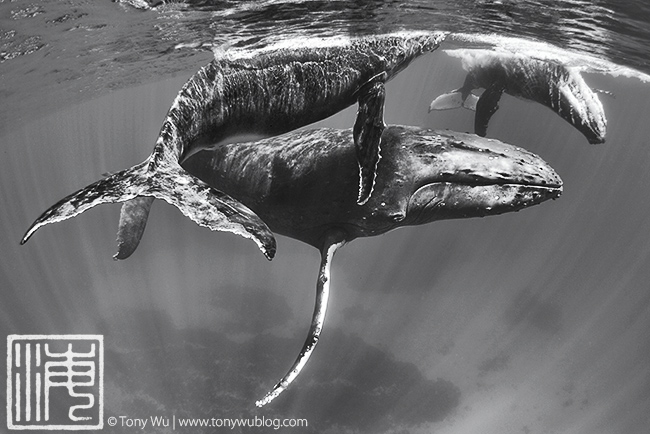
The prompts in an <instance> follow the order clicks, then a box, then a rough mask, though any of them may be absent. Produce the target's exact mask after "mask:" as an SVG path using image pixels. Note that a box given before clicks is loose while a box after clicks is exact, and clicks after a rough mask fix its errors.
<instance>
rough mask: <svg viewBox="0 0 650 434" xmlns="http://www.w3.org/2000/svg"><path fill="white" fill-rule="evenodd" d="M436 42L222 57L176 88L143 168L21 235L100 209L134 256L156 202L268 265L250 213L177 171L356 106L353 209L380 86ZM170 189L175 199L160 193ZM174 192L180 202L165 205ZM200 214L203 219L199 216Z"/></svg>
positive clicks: (267, 240)
mask: <svg viewBox="0 0 650 434" xmlns="http://www.w3.org/2000/svg"><path fill="white" fill-rule="evenodd" d="M445 36H446V35H445V33H443V32H402V33H394V34H387V35H378V36H365V37H356V38H347V37H332V38H316V39H309V38H302V39H295V40H290V41H285V43H284V44H283V45H279V46H271V47H267V48H265V49H260V50H257V51H255V52H250V51H249V52H247V51H244V52H236V50H235V51H233V52H226V53H225V55H223V56H221V57H215V59H213V61H211V62H210V63H209V64H208V65H206V66H204V67H203V68H201V69H200V70H199V71H198V72H197V73H196V74H194V75H193V76H192V77H191V78H190V79H189V80H188V81H187V83H185V85H184V86H183V87H182V89H181V90H180V92H179V93H178V95H177V96H176V99H175V100H174V102H173V104H172V106H171V108H170V109H169V111H168V113H167V116H166V118H165V120H164V122H163V125H162V128H161V130H160V134H159V137H158V140H157V142H156V144H155V147H154V150H153V153H152V154H151V155H150V156H149V157H148V158H147V159H146V160H145V161H144V162H143V163H140V164H138V165H136V166H134V167H132V168H130V169H128V170H125V171H121V172H118V173H116V174H114V175H112V176H109V177H107V178H106V179H104V180H101V181H99V182H97V183H96V184H94V185H95V187H94V188H95V189H96V190H97V194H95V195H86V196H84V197H77V198H76V200H77V202H76V203H74V204H73V205H74V206H69V205H70V204H68V206H63V204H62V203H60V204H57V205H61V206H57V205H55V206H54V207H52V208H50V209H49V210H48V211H46V212H45V213H44V214H43V215H41V216H40V217H39V218H38V219H37V220H36V221H35V222H34V223H33V225H32V226H31V227H30V228H29V229H28V231H27V233H26V234H25V236H24V238H23V240H22V243H25V242H26V241H27V240H28V239H29V237H30V236H31V235H32V234H33V233H34V232H35V231H36V230H37V229H38V228H40V227H41V226H43V225H45V224H48V223H52V222H56V221H60V220H63V219H66V218H69V217H72V216H74V215H76V214H78V213H79V212H82V211H84V210H86V209H88V208H90V207H93V206H95V205H98V204H100V203H107V202H127V203H126V204H125V205H124V206H123V207H122V212H121V217H120V225H119V230H118V246H119V247H118V253H117V254H116V255H115V258H116V259H124V258H126V257H128V256H129V255H130V254H131V253H132V252H133V251H134V250H135V248H136V247H137V245H138V243H139V240H140V237H141V236H142V233H143V231H144V227H145V225H146V220H147V216H148V213H149V209H150V206H151V203H152V201H153V200H154V198H156V199H162V200H165V201H166V202H168V203H170V204H172V205H174V206H176V207H177V208H178V209H179V210H180V211H181V212H182V213H183V214H185V215H186V216H188V217H190V218H192V219H193V220H194V221H195V222H196V223H198V224H199V225H201V226H205V227H208V228H210V229H212V230H223V231H230V232H233V233H236V234H239V235H241V236H244V237H246V238H251V239H252V240H253V241H255V242H256V243H257V245H258V247H259V248H260V249H261V250H262V252H263V253H264V254H265V255H266V257H267V258H268V259H271V258H272V257H273V255H274V254H275V249H276V243H275V238H274V237H273V234H272V233H271V231H270V230H269V228H268V227H267V226H266V224H265V223H264V222H263V221H262V220H260V219H259V218H258V217H257V216H256V215H255V214H254V213H253V212H251V210H250V209H248V208H247V207H246V206H245V205H243V204H242V203H240V202H239V201H237V200H234V199H233V198H232V197H230V196H228V195H227V194H225V193H223V192H221V191H218V190H216V189H214V188H212V187H210V186H208V185H207V184H205V183H204V182H202V181H200V180H199V179H197V178H196V177H194V176H193V175H191V174H189V173H188V172H186V171H185V170H184V169H183V168H182V167H181V165H180V163H181V162H182V161H183V160H184V159H186V158H188V157H189V156H191V155H192V154H194V153H196V152H197V151H199V150H201V149H205V148H209V147H211V146H213V145H215V144H218V143H219V142H220V141H222V140H224V139H227V138H231V137H234V136H237V135H241V134H258V135H261V136H274V135H278V134H282V133H285V132H289V131H292V130H294V129H296V128H299V127H302V126H305V125H308V124H310V123H313V122H316V121H319V120H321V119H324V118H326V117H328V116H331V115H333V114H335V113H337V112H339V111H341V110H343V109H345V108H346V107H349V106H351V105H353V104H355V103H358V104H359V109H358V113H357V118H356V121H355V123H354V128H353V136H354V143H355V144H356V152H355V155H354V156H353V158H354V161H358V171H359V177H358V179H359V183H358V188H357V191H358V194H357V202H358V203H360V204H363V203H364V202H365V201H367V200H368V198H369V197H370V194H371V192H372V188H373V185H374V178H375V172H376V167H377V163H378V161H379V158H380V154H379V151H380V149H379V145H380V137H381V134H382V131H383V129H384V126H385V125H384V120H383V107H384V98H385V90H384V83H385V82H386V81H387V80H389V79H391V78H392V77H394V76H395V75H396V74H397V73H398V72H400V71H401V70H403V69H404V68H406V66H407V65H408V64H409V63H410V62H411V61H412V60H413V59H415V58H416V57H418V56H420V55H422V54H424V53H427V52H430V51H434V50H435V49H437V48H438V46H439V45H440V43H441V42H442V41H443V40H444V38H445ZM172 182H173V183H176V184H177V185H178V186H179V188H178V189H177V190H169V189H164V188H161V185H163V184H164V185H166V184H169V183H172ZM171 191H174V192H179V193H180V192H181V191H182V194H176V195H174V196H170V195H169V193H170V192H171ZM197 209H201V210H202V212H201V213H197V212H196V210H197Z"/></svg>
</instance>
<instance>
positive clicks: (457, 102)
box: [429, 49, 607, 143]
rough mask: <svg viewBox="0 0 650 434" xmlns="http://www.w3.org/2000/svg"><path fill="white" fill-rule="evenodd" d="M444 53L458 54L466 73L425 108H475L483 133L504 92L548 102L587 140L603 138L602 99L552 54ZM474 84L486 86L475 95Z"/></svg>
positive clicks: (476, 127) (477, 127) (477, 128)
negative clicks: (544, 56)
mask: <svg viewBox="0 0 650 434" xmlns="http://www.w3.org/2000/svg"><path fill="white" fill-rule="evenodd" d="M447 53H448V54H449V55H451V56H454V57H460V58H461V59H462V61H463V68H464V69H465V70H466V71H467V77H466V78H465V82H464V83H463V86H462V87H461V88H459V89H456V90H454V91H452V92H451V93H448V94H443V95H440V96H439V97H438V98H436V99H435V100H433V101H432V102H431V105H430V106H429V111H431V110H446V109H452V108H458V107H464V108H468V109H470V110H476V116H475V117H474V132H475V133H476V134H478V135H480V136H485V134H486V133H487V126H488V123H489V121H490V118H491V117H492V115H493V114H494V113H495V112H496V111H497V109H498V108H499V105H498V103H499V99H500V98H501V95H502V94H503V93H504V92H505V93H507V94H509V95H512V96H515V97H519V98H523V99H527V100H531V101H535V102H538V103H540V104H542V105H545V106H546V107H548V108H550V109H551V110H553V111H554V112H555V113H557V114H558V115H560V116H561V117H562V118H563V119H564V120H566V121H567V122H569V123H570V124H571V125H573V126H574V127H575V128H576V129H578V131H580V132H581V133H582V134H583V135H584V136H585V137H586V138H587V140H588V141H589V143H603V142H604V141H605V130H606V127H607V119H606V118H605V112H604V110H603V105H602V104H601V102H600V100H599V99H598V95H596V94H595V93H594V92H593V91H592V90H591V89H590V88H589V86H588V85H587V83H585V81H584V79H583V78H582V75H581V74H580V72H579V71H578V69H576V68H571V67H567V66H565V65H562V64H561V63H559V62H555V61H552V60H539V59H534V58H532V57H530V56H525V55H521V54H516V53H510V52H500V51H493V50H486V49H459V50H448V51H447ZM478 88H483V89H485V91H484V92H483V94H482V95H481V96H480V97H477V96H476V95H474V94H473V93H472V91H473V90H474V89H478Z"/></svg>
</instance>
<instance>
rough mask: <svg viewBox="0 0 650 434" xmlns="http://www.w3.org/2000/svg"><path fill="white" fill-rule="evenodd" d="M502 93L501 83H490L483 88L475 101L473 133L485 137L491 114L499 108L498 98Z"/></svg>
mask: <svg viewBox="0 0 650 434" xmlns="http://www.w3.org/2000/svg"><path fill="white" fill-rule="evenodd" d="M501 95H503V85H499V84H496V85H492V86H490V87H489V88H487V89H485V91H484V92H483V94H482V95H481V97H480V98H479V99H478V102H477V103H476V115H475V117H474V133H475V134H477V135H479V136H481V137H485V135H486V134H487V127H488V123H489V122H490V119H491V118H492V115H493V114H494V113H496V111H497V110H498V109H499V100H500V99H501Z"/></svg>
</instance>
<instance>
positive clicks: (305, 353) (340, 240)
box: [255, 230, 345, 407]
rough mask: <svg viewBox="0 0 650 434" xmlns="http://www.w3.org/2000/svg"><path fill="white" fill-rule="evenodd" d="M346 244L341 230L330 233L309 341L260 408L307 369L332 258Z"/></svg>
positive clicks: (326, 293) (319, 326)
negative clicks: (303, 369)
mask: <svg viewBox="0 0 650 434" xmlns="http://www.w3.org/2000/svg"><path fill="white" fill-rule="evenodd" d="M343 244H345V233H344V232H343V231H340V230H332V231H330V232H329V233H328V234H327V235H326V237H325V241H324V243H323V247H322V248H321V263H320V272H319V274H318V281H317V282H316V305H315V306H314V315H313V316H312V320H311V326H310V327H309V334H308V335H307V339H306V340H305V343H304V344H303V346H302V349H301V350H300V353H299V354H298V358H297V359H296V361H295V362H294V363H293V366H291V369H289V372H287V373H286V374H285V375H284V377H282V379H281V380H280V381H278V383H277V384H276V385H275V386H274V387H273V389H272V390H271V391H270V392H269V393H267V394H266V396H265V397H264V398H262V399H260V400H259V401H257V402H256V403H255V405H257V406H258V407H263V406H264V405H266V404H268V403H269V402H271V401H273V400H274V399H275V398H277V397H278V395H280V394H281V393H282V392H283V391H284V390H285V389H286V388H287V387H289V384H291V382H292V381H293V380H295V379H296V377H298V375H299V374H300V371H302V368H304V367H305V365H306V364H307V361H308V360H309V357H310V356H311V353H312V352H313V351H314V348H316V344H317V343H318V339H319V338H320V333H321V331H322V330H323V324H324V322H325V314H326V312H327V300H328V299H329V290H330V269H331V267H332V258H333V257H334V253H336V251H337V250H338V248H339V247H341V246H342V245H343Z"/></svg>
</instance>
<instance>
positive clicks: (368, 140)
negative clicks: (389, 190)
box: [353, 73, 386, 205]
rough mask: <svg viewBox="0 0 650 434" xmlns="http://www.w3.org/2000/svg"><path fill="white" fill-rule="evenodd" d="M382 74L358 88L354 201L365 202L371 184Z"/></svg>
mask: <svg viewBox="0 0 650 434" xmlns="http://www.w3.org/2000/svg"><path fill="white" fill-rule="evenodd" d="M385 81H386V74H385V73H382V74H380V75H378V76H376V77H374V78H373V79H372V80H370V81H369V82H368V83H366V84H365V85H364V86H363V87H362V88H361V89H360V90H359V110H358V112H357V119H356V121H355V123H354V130H353V137H354V144H355V145H356V149H357V159H358V160H359V196H358V198H357V203H359V204H360V205H363V204H364V203H366V201H367V200H368V198H369V197H370V195H371V194H372V189H373V187H374V183H375V176H376V174H377V164H378V163H379V158H380V155H379V151H380V142H381V135H382V133H383V132H384V128H386V124H385V123H384V101H385V99H386V89H385V87H384V82H385Z"/></svg>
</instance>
